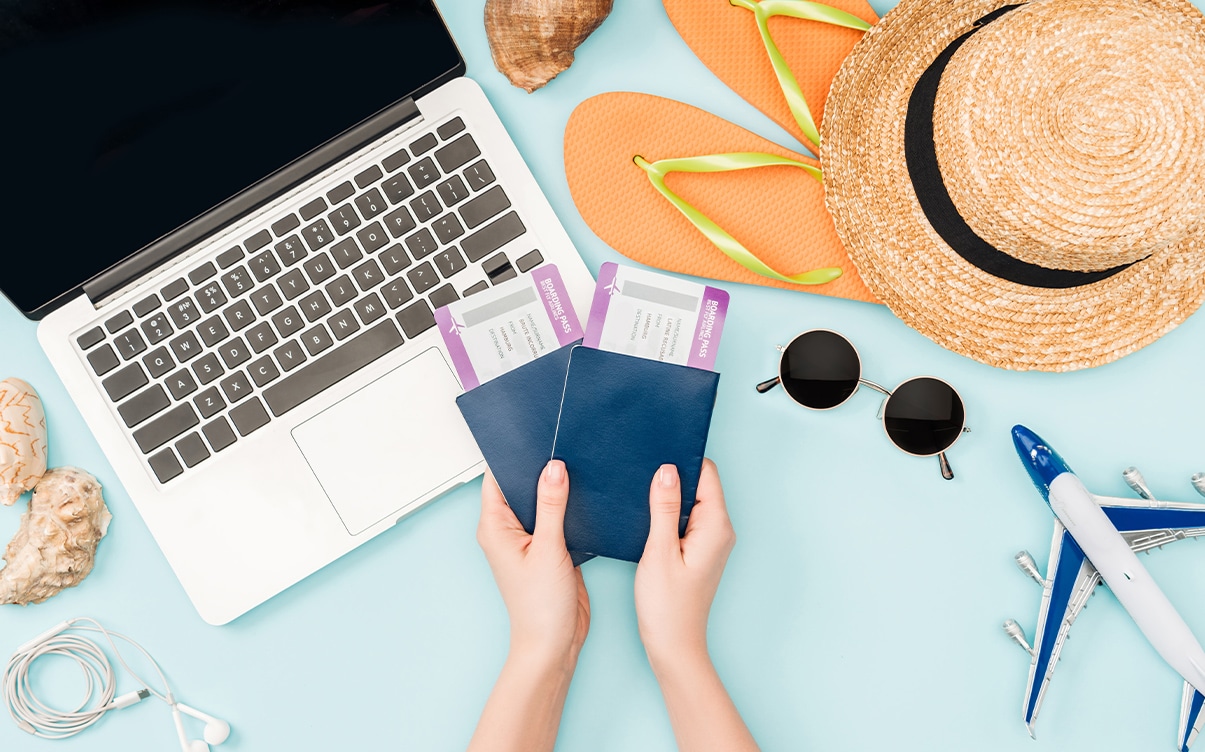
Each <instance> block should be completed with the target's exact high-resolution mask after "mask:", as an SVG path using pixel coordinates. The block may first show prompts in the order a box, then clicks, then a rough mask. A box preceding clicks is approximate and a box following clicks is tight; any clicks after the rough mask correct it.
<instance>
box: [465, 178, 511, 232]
mask: <svg viewBox="0 0 1205 752" xmlns="http://www.w3.org/2000/svg"><path fill="white" fill-rule="evenodd" d="M509 208H510V199H509V198H507V196H506V192H505V191H503V190H502V186H500V185H496V186H494V187H493V188H490V189H489V190H488V191H486V192H485V193H483V194H481V195H480V196H478V197H477V198H475V199H473V200H472V201H470V202H468V203H467V204H465V205H464V206H462V207H460V216H461V217H463V218H464V223H465V224H466V225H468V226H469V229H470V230H471V229H473V228H475V227H477V226H479V225H481V224H483V223H484V222H485V221H486V220H488V219H492V218H493V217H496V216H497V215H498V214H499V213H500V212H502V210H504V209H509Z"/></svg>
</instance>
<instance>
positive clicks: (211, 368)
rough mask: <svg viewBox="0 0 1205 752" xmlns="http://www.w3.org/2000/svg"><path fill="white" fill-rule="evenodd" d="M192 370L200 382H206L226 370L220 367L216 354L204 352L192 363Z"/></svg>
mask: <svg viewBox="0 0 1205 752" xmlns="http://www.w3.org/2000/svg"><path fill="white" fill-rule="evenodd" d="M192 372H193V373H195V374H196V375H197V380H198V381H200V382H201V383H202V384H208V383H209V382H211V381H213V380H214V379H216V378H217V377H219V376H221V375H222V374H223V373H225V372H226V369H224V368H222V364H221V363H219V362H218V356H217V355H216V354H214V353H205V354H204V355H203V356H201V359H200V360H198V361H196V362H195V363H193V364H192Z"/></svg>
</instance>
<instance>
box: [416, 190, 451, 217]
mask: <svg viewBox="0 0 1205 752" xmlns="http://www.w3.org/2000/svg"><path fill="white" fill-rule="evenodd" d="M443 210H444V208H443V206H441V205H440V203H439V199H438V198H436V197H435V191H427V192H426V193H423V194H422V195H420V196H419V197H418V198H416V199H414V200H413V201H411V202H410V211H412V212H414V218H415V219H417V220H418V221H419V222H426V221H427V220H429V219H431V218H432V217H436V216H439V213H440V212H441V211H443Z"/></svg>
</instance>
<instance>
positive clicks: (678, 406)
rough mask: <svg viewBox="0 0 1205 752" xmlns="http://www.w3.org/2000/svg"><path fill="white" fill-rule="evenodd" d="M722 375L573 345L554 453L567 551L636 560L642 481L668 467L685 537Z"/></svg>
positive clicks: (645, 487) (642, 520) (643, 514)
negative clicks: (565, 483) (676, 480)
mask: <svg viewBox="0 0 1205 752" xmlns="http://www.w3.org/2000/svg"><path fill="white" fill-rule="evenodd" d="M557 355H560V353H559V352H558V353H557ZM528 367H530V366H524V368H528ZM519 370H521V369H519ZM512 373H517V370H516V371H513V372H512ZM507 375H510V374H507ZM719 381H720V375H719V374H718V373H713V372H711V371H704V370H701V369H698V368H689V367H687V366H679V365H674V364H672V363H661V362H658V361H654V360H646V359H644V358H635V357H632V356H629V355H621V354H619V353H613V352H607V351H605V350H595V349H592V348H588V347H580V346H578V347H573V348H572V352H571V355H570V358H569V368H568V373H567V374H566V376H565V382H564V383H565V390H564V396H563V397H562V399H561V412H560V419H559V422H558V423H557V431H556V441H555V445H554V447H553V451H552V456H553V457H554V458H555V459H560V460H563V461H564V462H565V466H566V468H567V469H568V471H569V506H568V507H567V509H566V510H565V541H566V543H567V544H568V546H569V550H571V551H578V552H582V553H590V554H596V555H598V556H608V557H611V558H614V559H626V560H627V561H639V560H640V555H641V554H642V553H643V552H644V544H645V541H646V540H647V539H648V534H649V486H650V485H651V484H652V481H653V475H654V474H655V473H656V472H657V469H658V468H660V467H661V465H663V464H666V463H669V464H673V465H675V466H677V468H678V474H679V476H680V477H681V479H682V516H681V518H680V523H679V529H678V533H679V535H682V534H684V533H685V531H686V522H687V519H688V517H689V516H690V510H691V507H692V506H694V501H695V494H696V493H697V491H698V487H699V472H700V471H701V469H702V466H703V452H704V449H705V448H706V446H707V432H708V429H709V428H710V426H711V413H712V409H713V408H714V407H715V399H716V389H717V387H718V386H719ZM490 383H493V382H490ZM479 388H480V387H479ZM462 399H463V398H462ZM462 410H463V408H462ZM482 451H484V447H483V448H482ZM486 459H487V460H488V459H489V458H488V457H487V458H486ZM490 466H491V467H493V464H492V463H491V465H490ZM533 499H534V496H533Z"/></svg>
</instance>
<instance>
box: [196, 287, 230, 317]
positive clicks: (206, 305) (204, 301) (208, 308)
mask: <svg viewBox="0 0 1205 752" xmlns="http://www.w3.org/2000/svg"><path fill="white" fill-rule="evenodd" d="M197 303H198V304H199V305H200V306H201V311H202V312H204V313H211V312H213V311H216V310H217V309H218V308H220V307H221V306H223V305H225V304H226V296H225V295H224V294H223V293H222V286H221V285H219V284H218V283H217V282H212V283H210V284H208V285H205V286H204V287H202V288H201V289H200V290H197Z"/></svg>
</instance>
